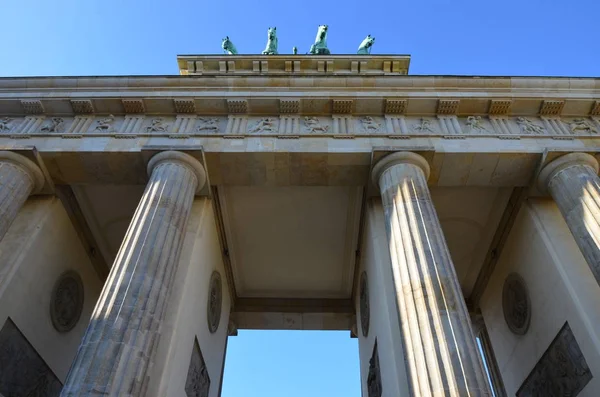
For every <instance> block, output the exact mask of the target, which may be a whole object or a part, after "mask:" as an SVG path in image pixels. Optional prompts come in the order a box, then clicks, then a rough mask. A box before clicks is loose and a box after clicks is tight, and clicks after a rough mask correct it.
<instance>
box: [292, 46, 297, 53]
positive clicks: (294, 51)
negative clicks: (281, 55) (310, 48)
mask: <svg viewBox="0 0 600 397" xmlns="http://www.w3.org/2000/svg"><path fill="white" fill-rule="evenodd" d="M292 54H294V55H298V47H296V46H294V47H293V48H292Z"/></svg>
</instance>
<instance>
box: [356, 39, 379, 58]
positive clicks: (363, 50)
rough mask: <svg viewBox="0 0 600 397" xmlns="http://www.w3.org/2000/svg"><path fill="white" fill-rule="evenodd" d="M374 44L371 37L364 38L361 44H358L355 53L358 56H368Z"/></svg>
mask: <svg viewBox="0 0 600 397" xmlns="http://www.w3.org/2000/svg"><path fill="white" fill-rule="evenodd" d="M374 43H375V37H371V35H367V37H365V39H364V40H363V41H362V43H360V45H359V46H358V51H357V52H356V53H357V54H360V55H368V54H370V53H371V47H373V44H374Z"/></svg>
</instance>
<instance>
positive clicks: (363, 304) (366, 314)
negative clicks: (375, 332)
mask: <svg viewBox="0 0 600 397" xmlns="http://www.w3.org/2000/svg"><path fill="white" fill-rule="evenodd" d="M370 320H371V309H370V306H369V282H368V279H367V272H362V274H361V276H360V326H361V329H362V333H363V336H367V335H368V334H369V323H370Z"/></svg>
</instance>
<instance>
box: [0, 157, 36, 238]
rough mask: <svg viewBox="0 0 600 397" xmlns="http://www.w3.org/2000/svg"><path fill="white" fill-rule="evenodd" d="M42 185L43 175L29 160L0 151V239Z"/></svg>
mask: <svg viewBox="0 0 600 397" xmlns="http://www.w3.org/2000/svg"><path fill="white" fill-rule="evenodd" d="M42 186H44V175H43V174H42V171H41V170H40V169H39V167H38V166H37V165H36V164H35V163H34V162H33V161H31V160H29V159H28V158H26V157H23V156H21V155H20V154H16V153H13V152H5V151H0V240H1V239H2V238H3V237H4V235H5V234H6V232H7V231H8V228H9V227H10V225H11V224H12V222H13V221H14V220H15V218H16V216H17V214H18V213H19V210H20V209H21V207H22V206H23V204H24V203H25V201H26V200H27V198H28V197H29V195H30V194H31V193H36V192H37V191H39V190H40V189H41V188H42Z"/></svg>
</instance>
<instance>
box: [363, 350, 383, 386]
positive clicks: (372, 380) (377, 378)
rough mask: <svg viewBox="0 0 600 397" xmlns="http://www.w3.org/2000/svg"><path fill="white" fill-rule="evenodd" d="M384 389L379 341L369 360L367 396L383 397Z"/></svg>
mask: <svg viewBox="0 0 600 397" xmlns="http://www.w3.org/2000/svg"><path fill="white" fill-rule="evenodd" d="M382 394H383V387H382V384H381V371H380V369H379V353H378V352H377V340H375V346H373V354H372V355H371V359H370V360H369V374H368V375H367V396H368V397H381V395H382Z"/></svg>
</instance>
